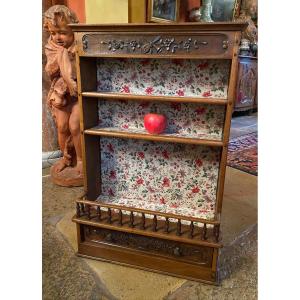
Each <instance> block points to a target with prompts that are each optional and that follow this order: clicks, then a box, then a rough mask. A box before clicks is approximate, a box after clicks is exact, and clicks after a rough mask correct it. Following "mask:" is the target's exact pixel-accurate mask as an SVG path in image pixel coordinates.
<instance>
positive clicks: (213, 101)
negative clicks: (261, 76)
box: [82, 92, 228, 105]
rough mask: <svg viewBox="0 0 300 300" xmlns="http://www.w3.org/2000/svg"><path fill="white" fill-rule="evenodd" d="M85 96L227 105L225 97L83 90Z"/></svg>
mask: <svg viewBox="0 0 300 300" xmlns="http://www.w3.org/2000/svg"><path fill="white" fill-rule="evenodd" d="M82 96H83V97H89V98H102V99H107V100H135V101H157V102H187V103H203V104H217V105H226V104H227V103H228V101H227V99H224V98H198V97H176V96H149V95H132V94H122V93H110V92H83V93H82Z"/></svg>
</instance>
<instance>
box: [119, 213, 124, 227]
mask: <svg viewBox="0 0 300 300" xmlns="http://www.w3.org/2000/svg"><path fill="white" fill-rule="evenodd" d="M119 225H120V226H122V225H123V214H122V210H121V209H119Z"/></svg>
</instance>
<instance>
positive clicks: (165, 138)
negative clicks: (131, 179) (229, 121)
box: [84, 126, 224, 147]
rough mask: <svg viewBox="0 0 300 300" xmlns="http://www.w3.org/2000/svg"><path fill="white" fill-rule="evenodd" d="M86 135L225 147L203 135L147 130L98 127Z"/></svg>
mask: <svg viewBox="0 0 300 300" xmlns="http://www.w3.org/2000/svg"><path fill="white" fill-rule="evenodd" d="M84 133H85V134H88V135H98V136H105V137H119V138H126V139H136V140H148V141H161V142H171V143H182V144H194V145H206V146H217V147H222V146H224V143H223V141H218V140H212V139H207V138H205V137H206V136H205V135H203V137H202V138H199V137H198V138H196V137H190V136H182V135H180V134H177V133H164V134H159V135H155V134H149V133H147V132H146V131H145V130H142V129H135V130H132V129H131V130H130V131H129V130H127V129H120V128H116V127H106V128H105V127H100V126H96V127H93V128H90V129H86V130H84Z"/></svg>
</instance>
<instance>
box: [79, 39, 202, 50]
mask: <svg viewBox="0 0 300 300" xmlns="http://www.w3.org/2000/svg"><path fill="white" fill-rule="evenodd" d="M83 38H84V37H83ZM101 44H102V45H108V46H107V49H108V50H109V51H113V52H116V51H118V50H123V49H124V48H127V49H128V50H129V51H131V52H135V51H136V50H137V49H139V51H140V52H141V53H142V54H153V53H154V54H159V53H163V52H164V51H165V52H170V51H171V52H172V53H175V52H176V50H177V49H181V50H186V52H189V50H190V49H193V48H194V49H199V47H200V46H201V45H205V46H206V45H208V42H207V41H199V40H197V39H193V38H191V37H189V38H187V39H186V40H182V41H176V40H175V38H174V37H173V38H162V37H161V36H157V37H155V38H154V39H152V40H151V41H149V42H148V41H147V42H139V41H136V40H132V41H123V40H118V41H117V40H110V41H107V42H106V41H101Z"/></svg>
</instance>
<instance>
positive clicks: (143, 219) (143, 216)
mask: <svg viewBox="0 0 300 300" xmlns="http://www.w3.org/2000/svg"><path fill="white" fill-rule="evenodd" d="M145 223H146V218H145V214H144V213H142V222H141V229H145V228H146V227H145Z"/></svg>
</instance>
